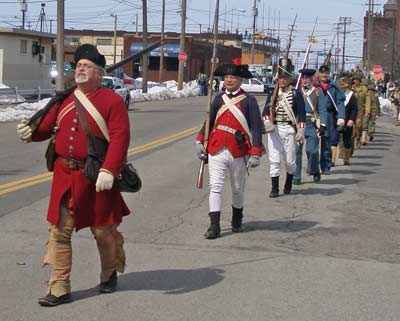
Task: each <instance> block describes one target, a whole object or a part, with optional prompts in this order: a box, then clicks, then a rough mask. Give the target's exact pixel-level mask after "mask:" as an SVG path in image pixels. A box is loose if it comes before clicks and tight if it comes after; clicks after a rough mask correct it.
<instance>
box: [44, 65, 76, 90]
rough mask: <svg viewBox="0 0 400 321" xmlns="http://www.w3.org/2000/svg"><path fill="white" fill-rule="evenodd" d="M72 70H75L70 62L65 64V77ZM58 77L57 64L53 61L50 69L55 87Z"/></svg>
mask: <svg viewBox="0 0 400 321" xmlns="http://www.w3.org/2000/svg"><path fill="white" fill-rule="evenodd" d="M72 70H73V68H72V65H71V64H70V63H69V62H64V77H65V76H66V75H67V74H68V73H69V72H70V71H72ZM57 75H58V71H57V63H56V62H55V61H52V62H51V69H50V77H51V83H52V84H53V85H54V84H55V83H56V77H57Z"/></svg>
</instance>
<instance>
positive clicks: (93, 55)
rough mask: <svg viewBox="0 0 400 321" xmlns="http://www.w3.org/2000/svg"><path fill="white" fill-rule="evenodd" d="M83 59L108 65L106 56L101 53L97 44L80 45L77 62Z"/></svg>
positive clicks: (102, 65)
mask: <svg viewBox="0 0 400 321" xmlns="http://www.w3.org/2000/svg"><path fill="white" fill-rule="evenodd" d="M81 59H87V60H90V61H91V62H94V63H95V64H96V65H99V66H101V67H103V68H104V66H105V65H106V58H104V56H103V55H102V54H101V53H99V51H98V50H97V48H96V47H95V46H93V45H90V44H87V43H86V44H83V45H81V46H79V47H78V48H77V49H76V51H75V56H74V60H75V63H76V64H77V63H78V61H79V60H81Z"/></svg>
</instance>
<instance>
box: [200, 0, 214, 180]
mask: <svg viewBox="0 0 400 321" xmlns="http://www.w3.org/2000/svg"><path fill="white" fill-rule="evenodd" d="M218 16H219V0H216V2H215V14H214V45H213V56H212V60H211V74H210V84H211V88H210V90H209V91H208V96H207V98H208V100H207V111H206V121H205V125H204V142H203V146H204V148H205V150H206V153H207V146H208V136H209V135H210V109H211V101H212V97H213V93H214V86H213V82H214V71H215V66H216V64H217V62H218V58H217V41H218ZM205 163H206V160H205V159H202V160H201V162H200V168H199V172H198V174H197V188H203V176H204V165H205Z"/></svg>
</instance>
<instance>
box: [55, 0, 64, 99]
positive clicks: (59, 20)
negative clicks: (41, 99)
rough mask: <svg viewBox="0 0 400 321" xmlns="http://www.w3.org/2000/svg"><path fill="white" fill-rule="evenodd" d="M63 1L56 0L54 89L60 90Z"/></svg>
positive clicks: (62, 83) (62, 65) (62, 56)
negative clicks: (55, 72) (55, 71)
mask: <svg viewBox="0 0 400 321" xmlns="http://www.w3.org/2000/svg"><path fill="white" fill-rule="evenodd" d="M64 1H65V0H57V50H56V61H57V73H58V74H57V77H56V90H60V91H61V90H63V87H64Z"/></svg>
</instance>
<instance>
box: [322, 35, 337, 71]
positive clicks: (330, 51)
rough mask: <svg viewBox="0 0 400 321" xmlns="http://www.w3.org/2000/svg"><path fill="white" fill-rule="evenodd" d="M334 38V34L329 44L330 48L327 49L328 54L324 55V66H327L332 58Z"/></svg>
mask: <svg viewBox="0 0 400 321" xmlns="http://www.w3.org/2000/svg"><path fill="white" fill-rule="evenodd" d="M335 38H336V33H335V35H334V36H333V39H332V42H331V47H330V48H329V51H328V53H327V54H326V57H325V59H324V65H327V64H329V62H330V61H331V58H332V50H333V46H334V41H335Z"/></svg>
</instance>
